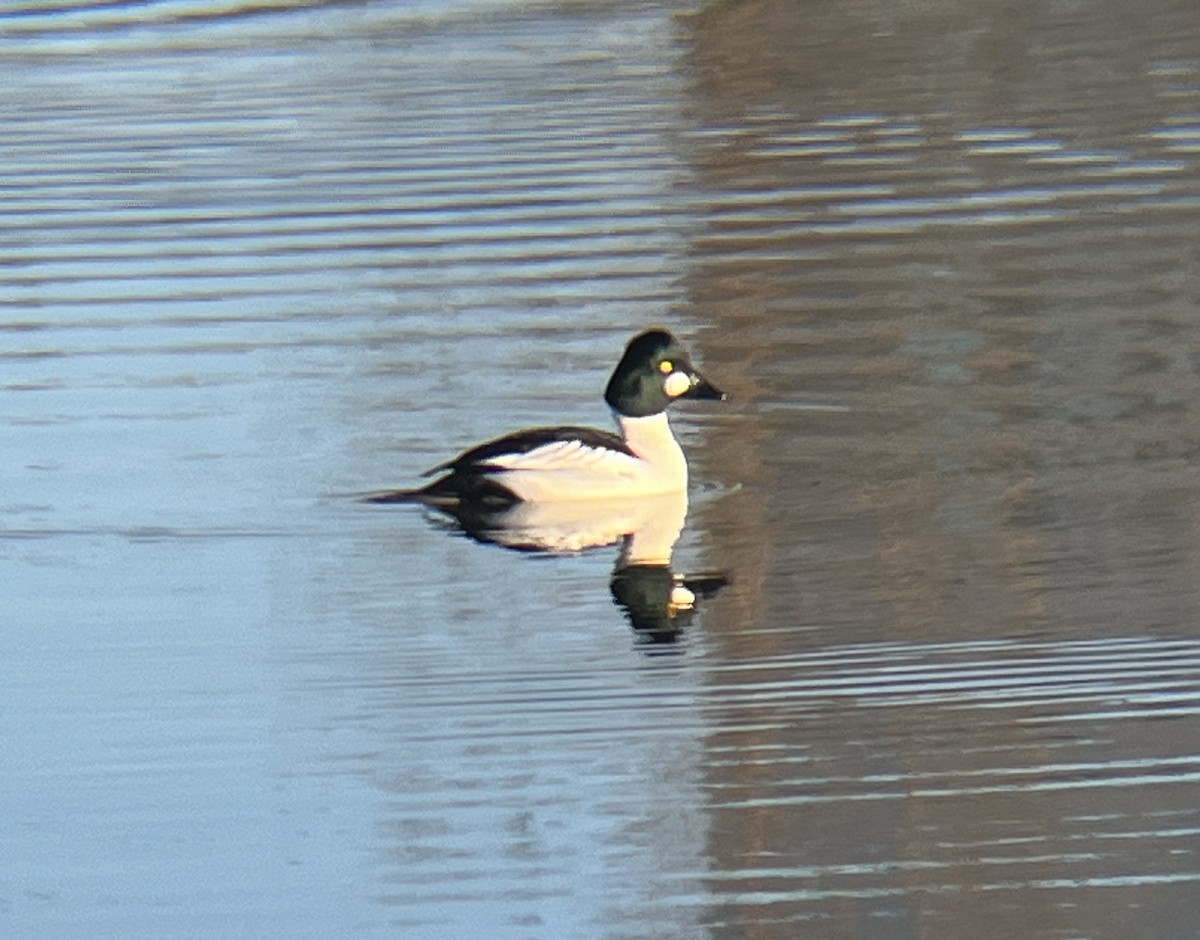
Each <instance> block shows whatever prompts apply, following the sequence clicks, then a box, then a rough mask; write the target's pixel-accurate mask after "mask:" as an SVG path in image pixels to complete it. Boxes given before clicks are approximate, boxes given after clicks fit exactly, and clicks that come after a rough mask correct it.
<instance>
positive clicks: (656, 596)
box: [429, 492, 729, 644]
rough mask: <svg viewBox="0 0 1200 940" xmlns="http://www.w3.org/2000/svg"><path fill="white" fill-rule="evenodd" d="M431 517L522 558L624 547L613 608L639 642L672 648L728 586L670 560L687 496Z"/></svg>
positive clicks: (446, 510) (435, 510)
mask: <svg viewBox="0 0 1200 940" xmlns="http://www.w3.org/2000/svg"><path fill="white" fill-rule="evenodd" d="M429 508H430V513H429V517H430V519H431V520H432V521H434V522H435V523H437V524H440V525H441V526H443V527H444V528H446V529H448V530H449V531H453V532H458V533H462V534H465V535H466V536H468V537H469V538H472V539H474V540H475V541H477V542H481V543H484V544H489V545H499V546H501V547H503V548H507V549H510V550H512V551H518V552H529V553H538V554H549V555H561V554H576V553H578V552H582V551H586V550H588V549H596V548H602V547H604V546H607V545H614V544H617V543H620V546H621V548H620V552H619V554H618V556H617V561H616V564H615V565H614V567H613V572H612V577H611V579H610V580H609V590H610V591H611V593H612V598H613V601H614V603H616V605H617V606H618V607H620V608H621V610H622V611H623V612H624V613H625V616H626V617H627V619H628V620H629V624H630V626H631V627H632V628H633V631H634V633H635V634H636V636H637V637H638V639H639V640H640V641H642V642H644V643H647V644H671V643H675V642H676V641H677V640H679V639H680V637H681V636H682V634H683V631H684V629H685V628H686V627H687V626H688V625H689V624H690V623H691V621H692V617H693V616H694V614H695V610H696V604H697V602H698V601H700V600H703V599H706V598H709V597H712V596H713V595H715V594H716V593H717V592H718V591H719V590H720V589H721V588H722V587H724V586H725V585H726V584H728V583H729V582H728V578H727V577H726V576H725V575H723V574H718V573H697V574H691V575H689V574H679V573H676V572H675V571H673V570H672V567H671V556H672V553H673V552H674V549H675V544H676V542H678V541H679V537H680V535H681V534H682V532H683V526H684V520H685V518H686V516H687V509H688V501H687V494H686V493H682V492H680V493H663V494H660V495H658V496H642V497H637V498H633V499H629V500H588V501H585V502H579V503H512V504H509V505H507V506H502V507H501V506H496V507H490V508H489V507H486V506H482V505H479V504H477V503H458V504H454V505H441V506H431V507H429Z"/></svg>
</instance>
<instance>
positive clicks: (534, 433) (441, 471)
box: [365, 327, 727, 509]
mask: <svg viewBox="0 0 1200 940" xmlns="http://www.w3.org/2000/svg"><path fill="white" fill-rule="evenodd" d="M726 398H727V396H726V394H725V393H724V392H722V391H721V390H720V389H719V388H717V387H716V386H715V385H713V384H712V383H711V382H710V381H708V379H706V378H705V377H704V376H703V375H701V373H700V372H699V371H698V370H697V369H696V367H695V366H694V365H693V364H692V361H691V358H690V357H689V355H688V353H687V350H686V349H685V348H684V347H683V344H682V343H680V342H679V340H677V339H676V338H675V337H674V336H673V335H672V334H671V332H670V331H669V330H666V329H663V328H661V327H654V328H651V329H648V330H645V331H643V332H641V333H638V334H637V335H636V336H634V337H633V338H632V339H631V340H630V341H629V343H628V344H627V345H626V347H625V352H624V353H623V355H622V356H621V358H620V360H619V361H618V362H617V366H616V368H615V369H614V370H613V373H612V376H611V377H610V378H609V380H608V384H607V386H606V387H605V389H604V401H605V402H606V403H607V404H608V407H609V408H610V409H611V410H612V414H613V418H614V420H615V422H616V426H617V433H613V432H611V431H602V430H599V429H597V428H588V427H574V426H568V425H560V426H554V427H541V428H528V429H526V430H523V431H517V432H515V433H512V434H506V435H505V436H503V437H498V438H495V439H494V440H490V441H486V442H485V443H482V444H479V445H477V446H475V447H472V448H470V449H469V450H465V451H463V452H462V453H461V454H459V455H458V456H457V457H454V458H453V459H452V460H447V461H446V462H444V463H441V464H438V465H437V466H436V467H433V468H432V469H430V470H428V471H426V472H425V473H424V474H423V475H424V476H426V477H435V479H434V480H433V481H432V482H430V483H428V484H427V485H425V486H422V487H420V488H418V489H410V490H396V491H390V492H386V493H377V494H373V495H370V496H367V497H365V499H366V501H367V502H371V503H397V502H415V503H423V504H426V505H429V506H432V507H440V508H455V507H458V508H463V507H482V508H487V509H496V508H503V507H509V506H513V505H516V504H520V503H534V504H561V503H571V502H581V501H593V500H612V499H628V498H637V497H647V496H660V495H664V494H669V493H685V492H686V490H687V485H688V465H687V459H686V457H685V456H684V454H683V450H682V448H681V447H680V446H679V442H678V441H677V440H676V439H675V435H674V434H672V433H671V426H670V424H669V423H668V421H667V409H668V408H669V407H670V406H671V405H673V404H674V403H675V402H677V401H681V400H683V399H709V400H716V401H724V400H726Z"/></svg>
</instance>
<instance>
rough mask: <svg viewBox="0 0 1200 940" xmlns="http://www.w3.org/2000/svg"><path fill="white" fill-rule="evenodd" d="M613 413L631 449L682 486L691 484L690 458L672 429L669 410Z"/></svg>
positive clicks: (659, 473) (662, 477)
mask: <svg viewBox="0 0 1200 940" xmlns="http://www.w3.org/2000/svg"><path fill="white" fill-rule="evenodd" d="M613 417H615V418H616V421H617V427H618V428H620V429H621V437H622V438H624V440H625V443H626V444H627V445H628V446H629V449H630V450H632V451H633V452H634V453H635V454H637V455H638V457H639V458H641V459H642V460H644V461H645V462H646V463H648V464H650V465H651V466H652V467H653V468H654V473H655V476H657V477H658V478H659V479H660V480H663V481H666V480H669V481H671V483H672V484H673V486H675V487H678V488H679V489H684V488H686V487H687V478H688V469H687V460H686V459H685V458H684V456H683V451H682V450H681V449H680V447H679V442H678V441H676V440H675V435H674V434H672V433H671V426H670V425H669V424H668V423H667V413H666V412H665V411H663V412H659V413H658V414H656V415H649V416H647V417H645V418H630V417H628V416H626V415H623V414H617V413H615V412H614V415H613Z"/></svg>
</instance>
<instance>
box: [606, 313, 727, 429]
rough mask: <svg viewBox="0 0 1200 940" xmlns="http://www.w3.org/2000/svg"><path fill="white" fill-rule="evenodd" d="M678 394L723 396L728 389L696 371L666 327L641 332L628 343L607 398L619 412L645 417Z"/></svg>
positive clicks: (607, 392)
mask: <svg viewBox="0 0 1200 940" xmlns="http://www.w3.org/2000/svg"><path fill="white" fill-rule="evenodd" d="M679 398H712V399H717V400H723V399H724V398H725V393H724V392H722V391H721V390H720V389H718V388H716V386H714V385H712V384H711V383H710V382H709V381H708V380H707V379H706V378H704V376H702V375H701V374H700V373H699V372H697V371H696V368H695V366H693V365H692V361H691V359H689V358H688V354H687V352H685V351H684V348H683V347H682V346H680V345H679V340H677V339H676V338H675V337H674V336H672V335H671V334H670V333H668V332H667V331H666V330H647V331H646V332H645V333H639V334H638V335H637V336H635V337H634V338H633V339H631V340H630V341H629V345H628V346H626V347H625V355H624V356H622V357H621V361H620V362H619V363H617V368H616V369H615V370H614V371H613V374H612V378H611V379H609V380H608V387H607V388H606V389H605V390H604V400H605V401H606V402H608V405H609V407H610V408H612V409H613V410H614V411H616V412H617V413H618V414H622V415H625V416H626V417H629V418H645V417H648V416H650V415H656V414H659V413H660V412H663V411H666V410H667V406H668V405H670V404H671V402H673V401H675V400H676V399H679Z"/></svg>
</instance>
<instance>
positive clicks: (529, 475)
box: [488, 414, 688, 502]
mask: <svg viewBox="0 0 1200 940" xmlns="http://www.w3.org/2000/svg"><path fill="white" fill-rule="evenodd" d="M617 424H618V425H619V426H620V428H621V433H622V435H623V437H624V438H625V443H626V444H627V445H628V446H629V448H630V449H631V450H632V451H633V452H634V453H636V454H637V456H636V457H631V456H629V455H628V454H625V453H621V452H620V451H615V450H608V449H606V448H603V447H588V446H586V445H585V444H583V443H582V442H581V441H576V440H566V441H555V442H553V443H551V444H543V445H542V446H541V447H537V448H534V449H533V450H531V451H529V452H527V453H524V454H504V455H502V456H499V457H493V458H491V459H490V460H488V464H489V465H491V466H494V467H496V468H497V469H500V470H503V471H504V472H503V473H501V474H498V475H497V480H498V481H499V482H501V483H503V485H504V486H505V487H507V488H508V489H510V490H512V491H513V492H514V493H515V494H516V495H517V496H519V497H520V498H521V499H523V500H527V501H529V502H565V501H573V500H581V499H613V498H622V497H630V496H651V495H655V494H659V493H674V492H680V491H683V490H686V489H687V479H688V475H687V461H686V460H685V459H684V456H683V451H682V450H680V449H679V443H678V442H677V441H676V440H675V438H674V436H673V435H672V434H671V428H670V426H669V425H668V424H667V416H666V415H665V414H657V415H651V416H650V417H648V418H626V417H623V416H618V418H617Z"/></svg>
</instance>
